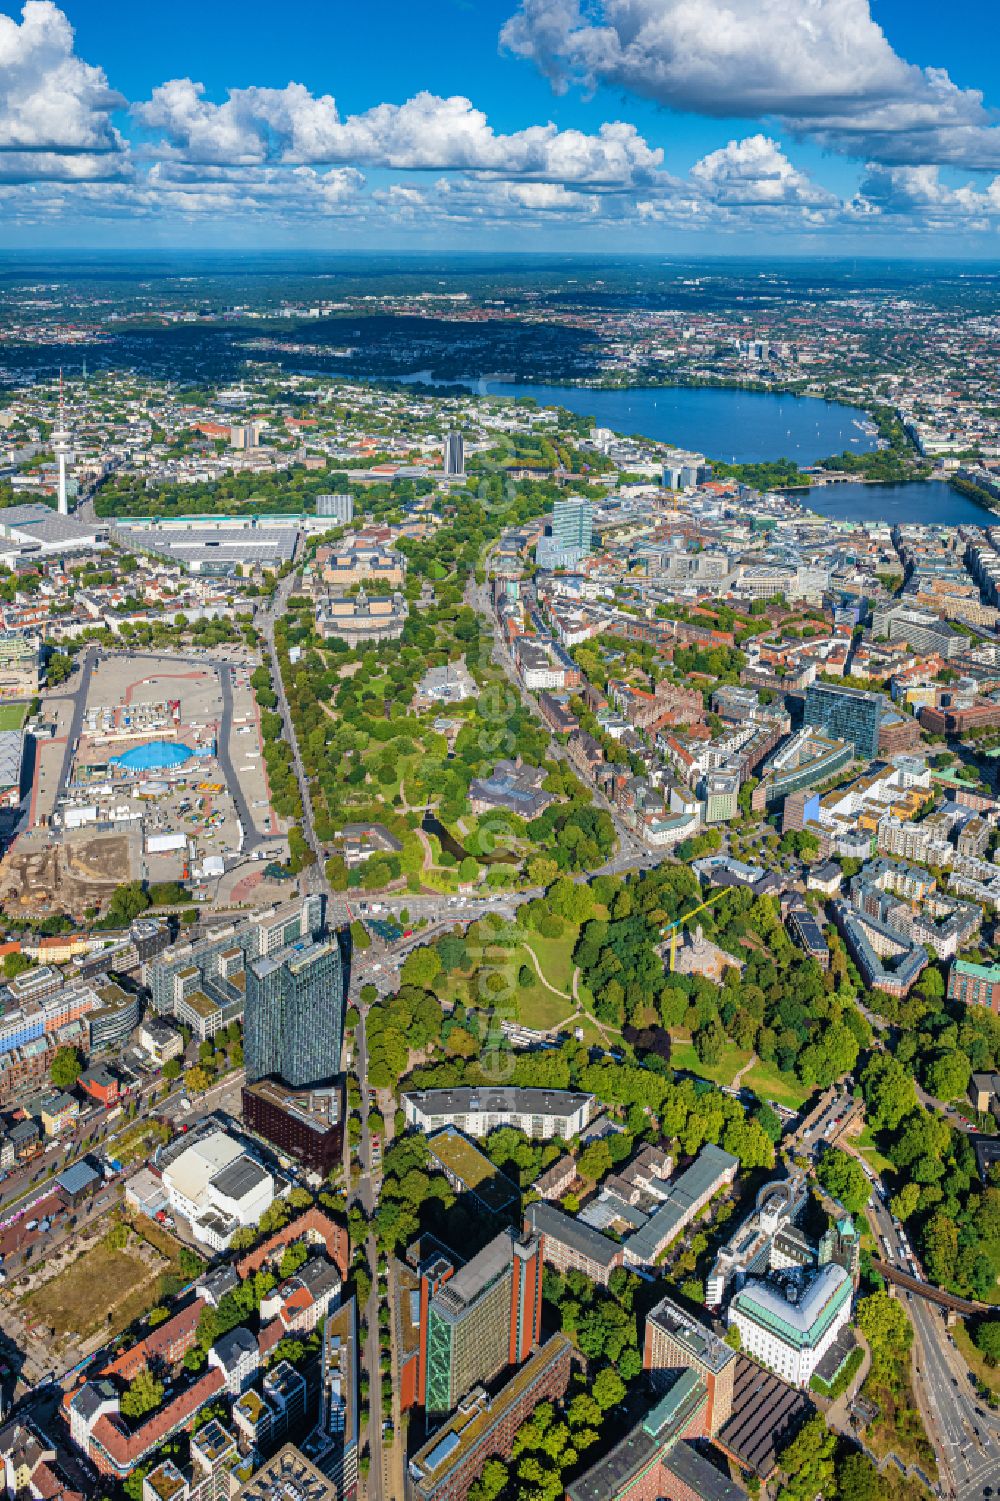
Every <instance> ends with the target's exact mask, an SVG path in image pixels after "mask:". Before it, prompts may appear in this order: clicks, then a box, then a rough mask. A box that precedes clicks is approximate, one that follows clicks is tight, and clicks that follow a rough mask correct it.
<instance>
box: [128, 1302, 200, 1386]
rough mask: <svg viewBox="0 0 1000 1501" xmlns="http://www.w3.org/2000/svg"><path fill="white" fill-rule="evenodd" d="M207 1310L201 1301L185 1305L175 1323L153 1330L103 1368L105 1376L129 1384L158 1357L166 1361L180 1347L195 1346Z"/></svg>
mask: <svg viewBox="0 0 1000 1501" xmlns="http://www.w3.org/2000/svg"><path fill="white" fill-rule="evenodd" d="M205 1307H206V1304H205V1302H204V1300H203V1299H201V1298H194V1299H193V1300H192V1301H191V1302H190V1303H186V1304H185V1305H184V1307H183V1308H182V1309H181V1310H180V1311H179V1312H178V1313H175V1314H174V1316H173V1318H172V1319H168V1320H167V1322H166V1323H165V1324H161V1325H160V1326H159V1328H157V1329H153V1330H151V1331H150V1333H149V1334H147V1335H146V1338H145V1339H141V1340H140V1341H139V1343H138V1344H137V1345H130V1346H129V1348H128V1349H127V1350H123V1351H122V1353H121V1354H120V1355H119V1356H118V1357H117V1358H116V1359H115V1360H112V1361H111V1362H110V1364H109V1365H106V1366H105V1367H104V1372H103V1374H104V1375H115V1376H121V1377H122V1378H123V1380H125V1381H130V1380H131V1379H132V1377H133V1376H134V1375H135V1373H136V1371H138V1370H140V1369H141V1367H142V1366H144V1365H149V1363H150V1361H151V1360H155V1359H156V1358H157V1357H159V1358H161V1359H166V1358H167V1357H168V1356H169V1352H170V1351H171V1350H175V1349H176V1347H177V1345H178V1343H182V1342H187V1343H188V1344H193V1343H194V1336H195V1332H196V1330H197V1328H198V1320H199V1319H200V1318H201V1312H202V1309H203V1308H205Z"/></svg>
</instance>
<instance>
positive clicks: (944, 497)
mask: <svg viewBox="0 0 1000 1501" xmlns="http://www.w3.org/2000/svg"><path fill="white" fill-rule="evenodd" d="M788 493H789V497H790V499H792V500H797V501H799V502H800V504H801V505H804V506H808V507H809V509H810V510H812V511H818V512H819V513H820V515H821V516H829V517H830V518H831V519H832V520H834V521H887V522H888V523H889V524H890V526H891V525H894V524H895V523H896V522H909V523H911V524H913V525H918V526H933V525H935V524H937V525H938V526H997V525H1000V516H998V515H997V514H996V512H995V511H991V510H989V509H988V508H987V507H986V506H981V505H980V504H979V502H978V501H975V500H970V499H969V497H968V496H967V495H959V493H958V491H957V490H953V489H952V488H951V486H950V485H949V484H948V483H947V482H946V481H944V480H913V481H910V482H909V483H906V484H900V485H860V484H850V483H848V484H844V485H817V486H816V487H815V488H814V489H812V490H809V491H804V490H792V491H789V492H788Z"/></svg>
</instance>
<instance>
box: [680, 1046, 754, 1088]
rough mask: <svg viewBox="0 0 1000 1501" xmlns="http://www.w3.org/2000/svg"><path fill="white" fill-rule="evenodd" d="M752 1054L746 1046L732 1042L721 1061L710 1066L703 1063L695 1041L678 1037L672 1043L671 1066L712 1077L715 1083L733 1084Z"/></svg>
mask: <svg viewBox="0 0 1000 1501" xmlns="http://www.w3.org/2000/svg"><path fill="white" fill-rule="evenodd" d="M750 1056H751V1055H750V1054H749V1053H748V1052H747V1050H746V1049H745V1048H738V1047H737V1046H736V1044H735V1043H734V1042H730V1043H727V1044H726V1046H725V1047H724V1048H723V1050H722V1057H721V1058H720V1059H719V1062H718V1063H716V1064H713V1065H711V1066H709V1065H708V1064H705V1063H702V1061H701V1059H700V1058H699V1057H698V1054H697V1053H696V1052H695V1050H694V1043H693V1042H689V1041H687V1040H686V1039H682V1038H678V1039H677V1040H676V1041H675V1042H673V1043H672V1044H671V1048H670V1066H671V1068H679V1069H686V1070H687V1072H688V1073H691V1074H697V1076H698V1078H699V1079H711V1081H712V1083H713V1084H731V1083H732V1081H733V1079H734V1078H735V1077H736V1075H737V1074H738V1073H739V1071H740V1069H741V1068H742V1067H743V1065H744V1064H745V1063H747V1062H749V1060H750Z"/></svg>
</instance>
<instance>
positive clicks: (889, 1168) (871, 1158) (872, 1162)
mask: <svg viewBox="0 0 1000 1501" xmlns="http://www.w3.org/2000/svg"><path fill="white" fill-rule="evenodd" d="M854 1144H855V1146H856V1148H857V1150H858V1152H859V1153H860V1154H861V1156H862V1157H863V1158H864V1159H865V1161H866V1162H867V1164H868V1166H869V1167H870V1168H872V1169H873V1171H874V1172H876V1173H878V1175H879V1177H881V1176H882V1174H883V1173H893V1172H895V1168H894V1167H893V1165H892V1163H891V1162H890V1161H889V1159H888V1157H883V1156H882V1153H881V1152H880V1151H879V1149H878V1147H877V1146H876V1145H875V1141H874V1139H873V1137H872V1133H871V1131H870V1130H869V1129H868V1127H867V1126H865V1127H864V1128H863V1130H862V1132H861V1135H860V1136H859V1137H857V1139H856V1141H855V1143H854Z"/></svg>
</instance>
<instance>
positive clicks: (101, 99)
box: [0, 0, 125, 177]
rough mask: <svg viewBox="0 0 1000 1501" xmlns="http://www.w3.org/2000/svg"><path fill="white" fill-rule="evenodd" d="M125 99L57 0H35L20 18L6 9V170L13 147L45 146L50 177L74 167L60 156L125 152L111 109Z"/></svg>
mask: <svg viewBox="0 0 1000 1501" xmlns="http://www.w3.org/2000/svg"><path fill="white" fill-rule="evenodd" d="M124 103H125V101H124V99H122V97H121V96H120V95H119V94H116V93H114V92H113V90H112V89H110V88H109V86H108V81H107V79H106V77H105V75H104V71H103V69H101V68H98V67H94V66H92V65H91V64H90V63H86V62H84V61H83V60H82V59H81V58H79V57H77V55H76V52H75V50H74V37H73V28H72V26H71V25H70V23H69V21H68V20H67V18H66V16H65V15H64V14H63V12H62V11H61V10H60V9H59V8H58V7H57V6H56V5H54V4H53V3H52V0H27V3H26V4H25V6H24V7H23V9H22V11H21V20H20V23H19V22H17V21H16V20H14V19H13V18H12V17H10V16H5V15H0V171H2V170H3V158H4V156H5V154H6V153H8V152H12V153H17V154H19V155H20V154H23V153H34V152H37V153H38V154H39V157H38V161H37V163H36V167H35V172H36V175H38V176H43V177H45V176H48V177H62V176H71V175H73V173H72V169H71V168H70V167H68V166H67V165H66V164H65V163H63V164H60V163H59V162H58V161H57V160H56V158H59V157H66V156H70V155H77V154H82V155H84V156H89V157H93V156H94V155H95V154H108V155H110V154H117V153H119V152H120V151H121V149H122V142H121V138H120V137H119V135H118V133H117V131H116V130H115V128H114V126H113V125H112V123H111V119H110V115H111V112H112V111H113V110H115V109H118V108H120V107H121V106H122V105H123V104H124ZM10 170H11V169H10V168H9V164H8V171H10ZM15 170H19V169H15ZM77 175H88V176H95V175H98V173H97V172H96V170H91V171H89V172H84V173H83V174H77Z"/></svg>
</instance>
